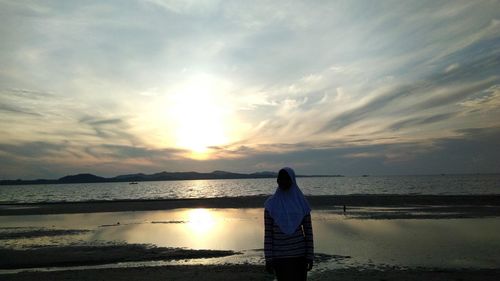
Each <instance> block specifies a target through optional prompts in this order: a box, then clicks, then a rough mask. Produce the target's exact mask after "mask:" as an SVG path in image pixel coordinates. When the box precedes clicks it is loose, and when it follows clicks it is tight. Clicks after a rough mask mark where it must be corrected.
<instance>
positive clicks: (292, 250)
mask: <svg viewBox="0 0 500 281" xmlns="http://www.w3.org/2000/svg"><path fill="white" fill-rule="evenodd" d="M277 182H278V188H277V189H276V192H275V193H274V195H273V196H271V197H269V199H267V201H266V203H265V210H264V224H265V225H264V226H265V227H264V228H265V236H264V253H265V258H266V270H267V271H268V272H269V273H275V274H276V278H277V279H278V281H283V280H286V281H290V280H301V281H303V280H307V271H309V270H311V269H312V266H313V259H314V244H313V231H312V223H311V208H310V207H309V204H308V203H307V201H306V199H305V198H304V195H303V194H302V191H300V189H299V187H298V186H297V182H296V181H295V172H294V171H293V170H292V169H291V168H288V167H287V168H283V169H281V170H280V171H279V173H278V179H277Z"/></svg>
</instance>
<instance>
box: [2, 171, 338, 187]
mask: <svg viewBox="0 0 500 281" xmlns="http://www.w3.org/2000/svg"><path fill="white" fill-rule="evenodd" d="M277 176H278V174H277V173H275V172H268V171H263V172H255V173H251V174H242V173H232V172H226V171H213V172H211V173H198V172H166V171H163V172H159V173H155V174H151V175H147V174H143V173H137V174H127V175H120V176H116V177H111V178H104V177H100V176H96V175H93V174H88V173H87V174H77V175H68V176H64V177H62V178H59V179H56V180H55V179H37V180H21V179H18V180H1V181H0V185H21V184H62V183H96V182H140V181H168V180H201V179H205V180H207V179H255V178H276V177H277ZM297 177H341V175H309V176H308V175H297Z"/></svg>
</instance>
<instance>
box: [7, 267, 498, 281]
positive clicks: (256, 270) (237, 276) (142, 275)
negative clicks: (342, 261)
mask: <svg viewBox="0 0 500 281" xmlns="http://www.w3.org/2000/svg"><path fill="white" fill-rule="evenodd" d="M499 276H500V269H440V268H412V269H398V268H391V269H381V270H380V269H366V268H343V269H332V270H324V271H314V270H313V271H312V272H310V273H308V280H310V281H316V280H336V281H354V280H356V281H368V280H407V281H417V280H429V281H438V280H462V281H480V280H481V281H490V280H491V281H493V280H498V277H499ZM200 277H202V278H203V280H205V281H211V280H221V281H225V280H269V281H271V280H274V276H273V275H271V274H268V273H266V272H265V268H264V266H263V265H231V264H225V265H168V266H158V267H133V268H110V269H86V270H66V271H53V272H21V273H17V274H0V280H12V281H15V280H38V281H45V280H118V281H121V280H151V281H156V280H180V281H183V280H195V279H199V278H200Z"/></svg>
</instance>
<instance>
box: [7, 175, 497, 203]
mask: <svg viewBox="0 0 500 281" xmlns="http://www.w3.org/2000/svg"><path fill="white" fill-rule="evenodd" d="M297 181H298V183H299V185H300V187H301V189H302V191H303V192H304V194H306V195H344V194H438V195H451V194H500V175H446V176H370V177H329V178H328V177H311V178H298V179H297ZM275 187H276V180H275V179H238V180H185V181H155V182H140V183H139V184H134V185H130V184H129V183H128V182H117V183H81V184H58V185H17V186H0V203H1V202H3V203H5V202H20V203H21V202H22V203H29V202H60V201H91V200H120V199H169V198H170V199H171V198H208V197H239V196H250V195H261V194H271V193H273V192H274V189H275Z"/></svg>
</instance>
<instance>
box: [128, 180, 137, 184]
mask: <svg viewBox="0 0 500 281" xmlns="http://www.w3.org/2000/svg"><path fill="white" fill-rule="evenodd" d="M128 184H138V182H136V181H133V182H129V183H128Z"/></svg>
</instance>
